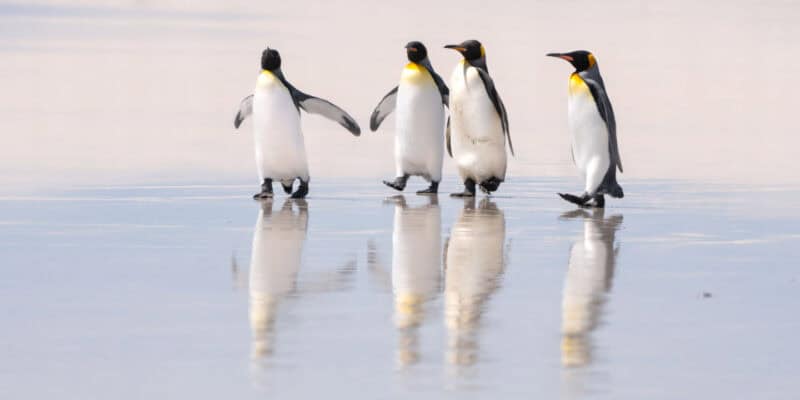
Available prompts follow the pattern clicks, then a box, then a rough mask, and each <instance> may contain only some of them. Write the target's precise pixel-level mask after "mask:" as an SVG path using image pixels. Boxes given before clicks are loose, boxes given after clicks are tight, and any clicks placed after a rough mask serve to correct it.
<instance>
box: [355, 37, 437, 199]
mask: <svg viewBox="0 0 800 400" xmlns="http://www.w3.org/2000/svg"><path fill="white" fill-rule="evenodd" d="M406 53H407V57H408V61H409V63H408V64H406V66H405V68H403V71H402V73H401V75H400V83H399V84H398V85H397V86H396V87H395V88H393V89H392V90H390V91H389V93H387V94H386V95H385V96H384V97H383V99H381V101H380V102H379V103H378V105H377V106H376V107H375V110H374V111H373V112H372V117H371V118H370V129H372V130H373V131H374V130H376V129H378V127H379V126H380V125H381V122H383V120H384V119H385V118H386V117H387V116H388V115H389V114H390V113H392V112H393V111H395V110H396V111H397V117H396V119H395V121H396V125H395V143H394V158H395V173H396V174H395V179H394V180H393V181H384V183H385V184H386V185H387V186H389V187H391V188H393V189H396V190H400V191H402V190H403V189H405V186H406V182H407V180H408V178H409V177H410V176H420V177H422V178H423V179H425V180H427V181H429V182H430V187H428V188H427V189H425V190H420V191H418V192H417V193H418V194H435V193H437V191H438V187H439V182H440V181H441V179H442V161H443V158H444V148H443V141H444V140H443V137H442V136H443V131H444V107H445V106H447V102H448V95H449V90H448V88H447V85H445V83H444V81H443V80H442V78H441V77H440V76H439V74H437V73H436V71H434V69H433V66H432V65H431V62H430V60H429V59H428V52H427V49H426V48H425V46H424V45H423V44H422V43H420V42H410V43H408V44H407V45H406Z"/></svg>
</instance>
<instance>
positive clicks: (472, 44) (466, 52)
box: [444, 40, 486, 62]
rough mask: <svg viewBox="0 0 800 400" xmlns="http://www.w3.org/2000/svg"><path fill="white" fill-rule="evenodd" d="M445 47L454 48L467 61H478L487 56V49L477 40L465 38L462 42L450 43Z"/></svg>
mask: <svg viewBox="0 0 800 400" xmlns="http://www.w3.org/2000/svg"><path fill="white" fill-rule="evenodd" d="M444 48H445V49H453V50H455V51H458V52H459V53H461V55H462V56H464V59H465V60H467V61H470V62H471V61H476V60H480V59H482V58H485V57H486V50H485V49H484V48H483V45H482V44H481V42H479V41H477V40H465V41H463V42H461V43H460V44H448V45H447V46H444Z"/></svg>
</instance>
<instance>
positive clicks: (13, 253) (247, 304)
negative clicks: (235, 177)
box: [0, 179, 800, 399]
mask: <svg viewBox="0 0 800 400" xmlns="http://www.w3.org/2000/svg"><path fill="white" fill-rule="evenodd" d="M416 186H420V187H419V188H422V187H423V184H422V183H421V182H415V181H412V182H411V184H410V185H409V189H417V187H416ZM451 186H452V185H449V186H448V185H445V187H444V188H443V189H444V190H446V191H451V190H452V191H455V190H456V189H457V188H456V187H455V186H452V187H451ZM570 187H576V184H575V182H572V181H563V180H559V179H515V180H514V181H513V182H508V183H507V184H506V185H505V186H503V187H501V190H500V192H499V193H498V195H497V196H494V197H492V198H491V199H487V198H485V197H479V198H478V199H476V200H475V201H462V200H456V199H451V198H449V197H447V196H446V195H440V196H439V197H438V199H437V198H430V197H422V196H416V195H413V194H411V193H413V192H411V193H407V194H406V195H405V196H404V197H402V196H400V197H398V196H393V195H394V193H392V192H390V191H389V189H387V188H384V187H381V186H380V185H379V183H377V182H373V181H367V180H348V181H346V182H344V183H342V182H339V181H335V180H327V181H322V182H319V183H315V184H314V185H313V186H312V193H311V196H310V197H309V198H308V199H307V200H305V201H287V200H285V197H283V196H282V195H277V196H276V198H275V199H274V200H273V201H271V202H264V203H258V202H255V201H252V200H250V199H249V197H248V194H249V193H250V192H251V191H254V190H255V189H257V188H256V187H249V186H172V187H170V186H153V187H106V188H92V189H82V190H74V191H71V192H65V193H46V194H42V195H32V196H25V197H20V196H7V197H4V198H2V199H0V204H2V206H0V227H1V228H2V229H0V259H2V260H3V271H4V279H2V281H0V294H1V295H2V299H3V301H2V302H0V315H2V320H3V323H2V326H3V329H2V330H0V342H2V343H3V344H4V345H3V346H2V347H0V360H2V361H0V394H2V397H3V398H32V399H38V398H52V397H55V396H57V397H59V398H65V399H85V398H117V399H133V398H209V399H210V398H264V397H270V398H295V399H296V398H308V399H312V398H313V399H316V398H322V397H331V396H332V397H335V398H343V397H345V396H347V397H352V398H401V397H402V398H408V397H409V396H412V397H414V398H430V399H441V398H459V399H461V398H487V397H489V396H492V397H495V398H531V397H534V396H541V397H543V398H554V397H558V398H609V399H612V398H613V399H641V398H650V399H654V398H664V399H667V398H669V399H673V398H701V396H702V397H706V398H723V397H729V398H761V399H788V398H792V396H794V394H795V393H796V392H797V391H798V389H800V383H798V381H797V379H796V378H797V376H798V374H800V367H798V364H797V360H800V350H798V346H796V341H795V340H794V338H795V337H796V333H795V332H796V331H797V330H798V329H799V328H800V317H798V316H797V315H798V314H797V310H798V309H800V296H798V295H797V292H798V288H800V272H798V270H797V265H796V260H797V255H798V250H797V248H798V245H800V229H798V228H797V226H798V222H800V208H798V207H797V206H796V204H795V200H796V199H797V198H798V195H800V188H797V187H786V186H773V187H751V186H698V185H691V184H687V183H684V182H677V181H663V182H656V183H645V182H633V183H627V184H626V185H625V192H626V195H627V197H626V198H625V199H623V200H609V201H608V205H609V207H608V208H607V209H605V210H594V211H593V210H575V209H573V208H572V207H571V206H570V205H568V204H566V203H564V202H562V201H561V200H560V199H558V198H557V197H556V196H555V194H554V193H555V192H556V191H563V190H567V189H569V188H570Z"/></svg>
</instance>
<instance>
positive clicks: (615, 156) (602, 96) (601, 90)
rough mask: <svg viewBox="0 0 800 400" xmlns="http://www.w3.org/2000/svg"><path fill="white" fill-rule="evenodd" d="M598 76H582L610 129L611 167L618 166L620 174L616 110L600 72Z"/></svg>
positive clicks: (609, 149) (620, 164) (620, 160)
mask: <svg viewBox="0 0 800 400" xmlns="http://www.w3.org/2000/svg"><path fill="white" fill-rule="evenodd" d="M596 74H597V78H595V77H594V76H590V74H586V76H581V78H583V81H584V82H586V85H587V86H589V91H591V92H592V97H594V102H595V104H597V110H598V111H599V112H600V117H602V118H603V121H605V123H606V128H608V151H609V154H610V156H611V165H616V166H617V168H619V172H622V159H621V158H620V156H619V146H618V144H617V121H616V119H615V118H614V109H613V108H612V107H611V99H609V98H608V94H607V93H606V89H605V87H604V86H603V80H602V78H600V75H599V72H597V73H596Z"/></svg>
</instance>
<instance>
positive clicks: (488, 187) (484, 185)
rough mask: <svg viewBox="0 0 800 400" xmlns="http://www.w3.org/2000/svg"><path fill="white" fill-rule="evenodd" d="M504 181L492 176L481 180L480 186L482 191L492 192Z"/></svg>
mask: <svg viewBox="0 0 800 400" xmlns="http://www.w3.org/2000/svg"><path fill="white" fill-rule="evenodd" d="M502 182H503V181H501V180H500V179H497V178H495V177H491V178H489V179H487V180H485V181H483V182H481V183H480V185H479V186H480V188H481V191H482V192H484V193H486V194H490V193H492V192H494V191H497V188H499V187H500V184H501V183H502Z"/></svg>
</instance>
